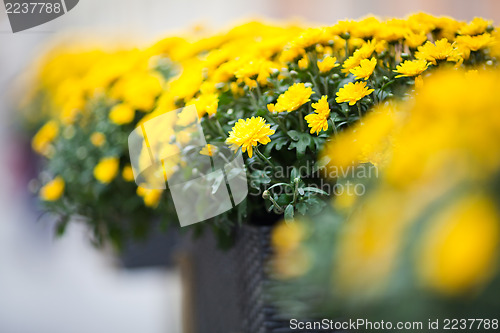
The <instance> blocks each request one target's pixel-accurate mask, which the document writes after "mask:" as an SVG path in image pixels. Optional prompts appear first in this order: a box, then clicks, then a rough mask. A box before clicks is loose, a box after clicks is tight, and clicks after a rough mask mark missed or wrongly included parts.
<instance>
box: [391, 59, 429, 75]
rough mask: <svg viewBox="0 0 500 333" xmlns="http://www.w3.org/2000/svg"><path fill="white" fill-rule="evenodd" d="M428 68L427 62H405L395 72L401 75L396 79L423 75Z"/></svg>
mask: <svg viewBox="0 0 500 333" xmlns="http://www.w3.org/2000/svg"><path fill="white" fill-rule="evenodd" d="M427 67H429V63H428V62H427V60H423V59H421V60H406V61H405V62H403V63H401V64H399V65H398V66H397V67H396V70H394V72H396V73H400V75H396V78H398V77H404V76H418V75H420V74H422V72H424V71H425V70H426V69H427Z"/></svg>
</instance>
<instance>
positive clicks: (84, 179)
mask: <svg viewBox="0 0 500 333" xmlns="http://www.w3.org/2000/svg"><path fill="white" fill-rule="evenodd" d="M496 34H497V32H496V31H495V30H494V29H493V27H492V26H491V22H489V21H486V20H483V19H475V20H473V21H472V22H470V23H469V24H467V23H465V22H460V21H455V20H453V19H450V18H446V17H433V16H430V15H426V14H416V15H412V16H410V17H408V18H407V19H390V20H385V21H382V20H379V19H377V18H375V17H368V18H365V19H363V20H359V21H341V22H338V23H337V24H335V25H333V26H323V27H314V28H304V27H300V26H295V25H269V24H264V23H260V22H250V23H246V24H243V25H240V26H237V27H234V28H232V29H230V30H228V31H225V32H222V33H219V34H216V35H212V36H204V37H201V38H200V37H182V38H181V37H169V38H166V39H164V40H162V41H160V42H158V43H157V44H155V45H154V46H152V47H150V48H147V49H145V50H136V49H133V50H126V51H119V52H114V53H113V52H112V53H106V52H101V51H95V52H80V53H76V54H74V53H71V52H66V53H65V52H63V53H62V55H61V54H59V55H57V54H56V55H52V56H51V57H49V60H48V61H46V63H45V65H44V67H43V70H42V71H41V80H40V84H39V85H38V86H37V88H36V91H37V92H38V93H39V94H41V95H42V96H44V97H45V98H43V99H42V100H43V101H44V102H43V104H42V105H43V109H49V110H52V111H51V112H49V113H48V115H47V118H48V119H49V120H48V122H47V123H46V124H45V125H43V127H42V128H41V129H40V131H39V132H38V133H37V134H36V135H35V137H34V138H33V147H34V148H35V150H37V151H39V152H41V153H43V154H44V155H45V156H47V157H48V162H47V167H46V170H47V171H48V174H49V175H50V178H51V179H53V180H51V181H50V182H48V183H47V184H46V185H44V187H42V189H41V191H40V194H41V197H42V199H43V200H44V202H45V204H46V207H47V208H48V209H49V210H50V211H53V212H56V213H58V214H61V216H63V217H69V216H74V215H79V216H83V217H86V219H85V221H86V222H87V223H89V224H90V225H91V226H92V227H93V230H94V233H95V234H96V236H97V239H104V238H106V237H110V238H111V239H114V240H115V243H119V240H120V238H121V236H122V235H123V234H124V233H123V232H122V231H123V230H125V229H126V227H124V226H123V224H122V222H123V221H127V219H125V220H123V219H121V218H117V216H120V214H123V213H125V214H124V215H125V216H127V217H135V219H134V220H136V221H140V222H139V223H138V224H137V225H136V226H137V228H139V229H140V228H141V227H142V226H144V224H143V223H142V224H141V222H143V221H144V219H145V218H149V216H156V215H159V216H166V217H168V218H169V219H172V218H171V216H172V215H173V211H174V210H173V205H172V201H171V200H168V191H163V190H155V189H145V188H143V187H140V186H139V187H136V186H135V185H134V184H133V183H131V182H128V181H131V180H133V172H132V173H131V169H130V167H129V165H128V164H129V163H130V156H129V152H128V150H127V148H126V143H127V141H126V138H127V137H128V135H129V134H130V133H131V132H132V131H133V129H134V127H136V126H142V124H144V123H145V122H147V121H148V120H151V119H153V118H155V117H158V116H161V115H165V114H168V112H169V111H171V110H174V109H177V108H187V107H191V106H194V107H195V108H196V111H197V114H198V117H199V126H200V127H201V128H202V129H203V133H204V135H205V139H206V141H207V143H208V145H207V146H206V147H203V149H200V150H198V151H196V152H195V153H196V154H197V155H198V156H206V155H212V153H213V147H216V146H217V145H225V146H227V147H229V148H231V149H233V150H234V151H237V152H241V153H242V154H243V156H244V158H245V164H246V169H247V176H248V184H249V185H248V188H249V195H248V197H247V198H246V199H245V200H243V202H242V203H240V204H239V205H238V206H237V207H236V208H235V209H232V210H229V211H227V212H224V213H222V214H220V215H217V216H215V217H214V218H212V219H211V220H210V221H209V222H205V223H201V224H195V225H193V226H192V227H190V228H192V229H194V230H195V231H199V230H201V229H202V228H203V227H204V226H207V225H209V226H211V227H212V228H213V229H214V230H215V231H216V232H217V233H218V234H219V235H228V234H229V235H232V234H231V232H232V231H234V230H235V229H234V226H235V225H242V224H244V223H246V224H249V225H264V226H265V228H264V229H265V230H267V236H266V237H263V238H261V239H266V241H264V242H263V243H262V242H259V237H248V238H247V239H251V240H252V246H248V247H245V248H253V249H254V251H257V252H258V253H261V254H262V255H259V256H258V257H259V258H260V260H261V261H260V262H259V263H260V264H259V265H258V267H260V270H259V271H258V272H257V273H255V276H258V277H260V278H262V279H261V280H264V277H265V276H266V274H265V272H264V269H263V267H264V262H265V261H266V260H267V259H268V257H269V254H270V250H269V241H268V240H269V238H270V236H269V230H270V229H269V226H273V225H274V224H275V223H276V222H277V221H278V220H279V219H281V218H283V219H284V220H286V221H287V222H289V223H291V222H292V221H294V220H295V219H296V218H297V217H298V216H304V215H308V216H315V215H317V214H320V213H321V212H322V211H323V210H324V209H325V206H327V204H326V203H325V199H328V197H331V196H334V193H332V192H331V191H328V187H327V188H325V187H324V185H325V180H324V179H323V176H325V174H324V172H325V168H324V166H325V163H327V162H328V161H327V160H325V159H320V152H321V151H322V149H323V147H324V145H325V144H326V143H327V142H329V141H331V140H332V138H336V137H337V136H338V135H341V134H342V133H343V132H345V131H347V130H348V129H350V128H351V127H352V125H353V124H357V123H360V121H361V120H362V119H363V118H364V117H365V115H366V114H367V113H369V112H370V110H372V108H373V107H374V106H379V105H384V104H386V103H388V102H389V101H392V100H400V99H408V98H411V97H410V96H411V92H412V91H413V90H415V89H418V88H419V87H421V86H425V81H426V78H427V76H431V75H432V73H433V72H434V71H435V70H436V68H439V67H452V68H469V69H475V68H477V67H488V66H493V65H495V64H496V62H497V58H496V56H497V55H498V50H497V49H496V48H495V47H496V46H495V41H496ZM96 52H97V53H96ZM92 57H94V58H92ZM79 58H82V59H84V60H85V59H86V61H84V62H83V64H84V65H80V66H78V67H76V68H77V70H75V71H74V72H72V71H64V70H63V71H61V70H60V68H65V67H66V66H61V65H60V64H61V62H62V63H63V64H64V61H67V62H70V63H71V62H72V61H75V62H77V59H79ZM96 59H99V61H95V60H96ZM55 64H57V65H55ZM85 64H87V65H85ZM53 70H55V74H54V73H53ZM39 100H40V99H36V100H34V103H38V101H39ZM356 135H357V134H354V136H356ZM212 145H213V147H212ZM185 148H186V147H185ZM190 149H191V148H190ZM190 153H192V152H190ZM327 157H329V156H327ZM335 157H336V158H341V157H342V156H340V157H339V156H335ZM329 158H331V157H329ZM367 161H368V160H367ZM68 163H72V164H71V165H72V166H71V167H68ZM174 169H175V168H173V169H172V170H174ZM191 171H193V170H190V172H191ZM118 174H121V175H122V177H118ZM175 175H176V172H175V170H174V171H173V172H172V174H169V175H168V176H169V177H170V176H172V177H175ZM326 182H327V184H335V182H336V179H330V180H329V181H326ZM43 183H45V180H43ZM137 195H139V197H138V196H137ZM66 221H67V219H63V223H62V224H61V225H64V224H65V222H66ZM266 228H267V229H266ZM250 229H251V228H250ZM250 229H249V228H248V227H244V228H242V229H240V236H236V239H239V240H241V239H245V237H244V234H245V232H246V231H245V230H250ZM241 235H243V236H241ZM226 238H227V237H226ZM231 238H232V240H234V239H235V238H234V236H231ZM240 242H243V241H240ZM242 262H244V261H243V260H237V262H236V263H235V265H239V264H240V263H242ZM241 271H242V272H245V269H241ZM253 285H254V286H255V285H257V286H260V284H259V283H257V284H255V283H254V284H253ZM262 303H263V304H264V303H265V302H262ZM264 317H265V316H264Z"/></svg>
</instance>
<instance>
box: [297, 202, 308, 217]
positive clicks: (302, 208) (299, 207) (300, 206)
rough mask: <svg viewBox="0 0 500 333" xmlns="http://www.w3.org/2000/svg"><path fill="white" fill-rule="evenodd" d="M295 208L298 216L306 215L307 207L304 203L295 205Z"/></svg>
mask: <svg viewBox="0 0 500 333" xmlns="http://www.w3.org/2000/svg"><path fill="white" fill-rule="evenodd" d="M296 208H297V211H298V212H299V213H300V214H302V215H306V213H307V205H306V204H305V203H303V202H299V203H298V204H297V207H296Z"/></svg>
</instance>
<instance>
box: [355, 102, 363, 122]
mask: <svg viewBox="0 0 500 333" xmlns="http://www.w3.org/2000/svg"><path fill="white" fill-rule="evenodd" d="M356 106H357V107H358V115H359V120H360V121H361V117H362V113H361V105H359V103H356Z"/></svg>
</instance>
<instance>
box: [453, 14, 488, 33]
mask: <svg viewBox="0 0 500 333" xmlns="http://www.w3.org/2000/svg"><path fill="white" fill-rule="evenodd" d="M491 24H492V22H491V21H487V20H485V19H483V18H480V17H475V18H474V19H473V20H472V21H471V22H470V23H469V24H467V25H465V26H463V27H462V28H460V30H459V33H460V34H461V35H471V36H474V35H479V34H482V33H484V32H485V31H486V29H487V28H488V26H489V25H491Z"/></svg>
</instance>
